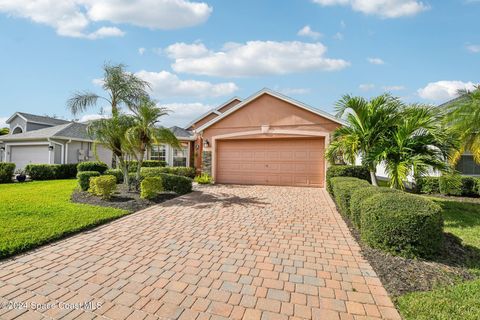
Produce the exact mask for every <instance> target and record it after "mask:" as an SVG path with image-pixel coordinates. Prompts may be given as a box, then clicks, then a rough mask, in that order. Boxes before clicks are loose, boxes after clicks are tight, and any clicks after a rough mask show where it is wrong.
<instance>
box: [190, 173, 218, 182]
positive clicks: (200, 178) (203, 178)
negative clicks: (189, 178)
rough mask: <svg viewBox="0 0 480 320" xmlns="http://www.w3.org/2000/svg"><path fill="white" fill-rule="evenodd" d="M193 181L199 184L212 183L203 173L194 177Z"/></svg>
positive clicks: (207, 175) (210, 177) (209, 177)
mask: <svg viewBox="0 0 480 320" xmlns="http://www.w3.org/2000/svg"><path fill="white" fill-rule="evenodd" d="M193 181H195V182H196V183H199V184H211V183H212V182H213V178H212V176H210V175H209V174H208V173H206V172H204V173H202V174H201V175H198V176H196V177H195V178H194V179H193Z"/></svg>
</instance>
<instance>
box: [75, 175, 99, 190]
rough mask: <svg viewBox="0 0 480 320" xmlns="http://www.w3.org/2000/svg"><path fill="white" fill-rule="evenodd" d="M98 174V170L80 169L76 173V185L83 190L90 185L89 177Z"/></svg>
mask: <svg viewBox="0 0 480 320" xmlns="http://www.w3.org/2000/svg"><path fill="white" fill-rule="evenodd" d="M98 176H100V172H98V171H80V172H79V173H77V179H78V185H79V186H80V188H81V189H82V190H83V191H87V190H88V188H89V187H90V178H91V177H98Z"/></svg>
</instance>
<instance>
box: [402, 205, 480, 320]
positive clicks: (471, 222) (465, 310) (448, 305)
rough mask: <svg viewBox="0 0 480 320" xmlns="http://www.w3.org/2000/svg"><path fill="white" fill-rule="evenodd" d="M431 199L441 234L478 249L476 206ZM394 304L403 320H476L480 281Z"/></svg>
mask: <svg viewBox="0 0 480 320" xmlns="http://www.w3.org/2000/svg"><path fill="white" fill-rule="evenodd" d="M432 200H434V201H435V202H436V203H438V204H439V205H440V206H441V207H442V208H443V216H444V219H445V232H449V233H452V234H454V235H455V236H457V237H458V238H460V239H461V240H462V244H463V245H466V246H472V247H475V248H477V249H479V250H480V204H476V203H468V202H460V201H452V200H450V199H439V198H432ZM479 263H480V261H479V262H478V263H477V264H476V265H478V264H479ZM472 271H476V270H472ZM476 273H478V272H476ZM396 302H397V307H398V308H399V310H400V313H401V314H402V315H403V317H404V319H419V320H421V319H432V320H436V319H438V320H443V319H445V320H447V319H462V320H469V319H472V320H473V319H480V279H479V280H474V281H469V282H464V283H461V284H458V285H454V286H450V287H445V288H438V289H435V290H432V291H428V292H415V293H410V294H407V295H404V296H401V297H399V298H397V300H396Z"/></svg>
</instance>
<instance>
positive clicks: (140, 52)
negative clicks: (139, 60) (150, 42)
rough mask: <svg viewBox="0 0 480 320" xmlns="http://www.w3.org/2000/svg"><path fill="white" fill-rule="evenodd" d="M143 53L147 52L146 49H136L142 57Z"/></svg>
mask: <svg viewBox="0 0 480 320" xmlns="http://www.w3.org/2000/svg"><path fill="white" fill-rule="evenodd" d="M145 51H147V49H145V48H138V54H139V55H141V56H143V54H144V53H145Z"/></svg>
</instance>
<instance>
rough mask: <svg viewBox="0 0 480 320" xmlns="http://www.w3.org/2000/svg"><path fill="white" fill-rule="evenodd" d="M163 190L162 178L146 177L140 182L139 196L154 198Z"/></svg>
mask: <svg viewBox="0 0 480 320" xmlns="http://www.w3.org/2000/svg"><path fill="white" fill-rule="evenodd" d="M162 191H163V184H162V178H160V177H147V178H145V179H143V180H142V182H141V183H140V197H141V198H143V199H154V198H155V197H156V196H157V195H158V194H159V193H160V192H162Z"/></svg>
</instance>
